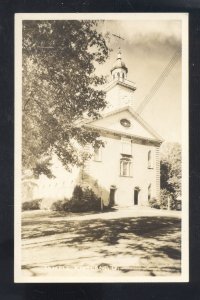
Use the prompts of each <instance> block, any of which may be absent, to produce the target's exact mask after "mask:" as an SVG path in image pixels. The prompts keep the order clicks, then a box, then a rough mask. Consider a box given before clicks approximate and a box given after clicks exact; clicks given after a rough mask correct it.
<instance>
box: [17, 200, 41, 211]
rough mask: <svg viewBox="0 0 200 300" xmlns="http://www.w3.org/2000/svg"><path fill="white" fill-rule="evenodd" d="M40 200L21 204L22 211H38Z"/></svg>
mask: <svg viewBox="0 0 200 300" xmlns="http://www.w3.org/2000/svg"><path fill="white" fill-rule="evenodd" d="M41 202H42V199H35V200H32V201H27V202H24V203H22V210H23V211H24V210H37V209H40V205H41Z"/></svg>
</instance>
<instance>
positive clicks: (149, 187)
mask: <svg viewBox="0 0 200 300" xmlns="http://www.w3.org/2000/svg"><path fill="white" fill-rule="evenodd" d="M150 199H151V184H149V186H148V200H150Z"/></svg>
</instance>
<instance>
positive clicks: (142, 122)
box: [83, 106, 164, 143]
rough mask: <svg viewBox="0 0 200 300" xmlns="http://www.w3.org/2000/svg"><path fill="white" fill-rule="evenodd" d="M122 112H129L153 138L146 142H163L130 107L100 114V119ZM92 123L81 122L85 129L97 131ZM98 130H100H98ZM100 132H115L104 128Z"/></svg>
mask: <svg viewBox="0 0 200 300" xmlns="http://www.w3.org/2000/svg"><path fill="white" fill-rule="evenodd" d="M122 111H129V113H130V114H131V115H132V116H133V118H134V119H136V120H137V121H138V122H139V123H140V124H141V125H142V126H143V127H144V128H145V129H146V130H147V131H148V132H149V133H150V134H151V135H152V136H153V137H154V138H153V139H150V138H146V140H152V141H157V142H159V143H162V142H163V141H164V140H163V138H162V137H161V136H160V135H158V134H157V132H156V131H155V130H154V129H152V128H151V126H150V125H149V124H148V123H147V122H145V121H144V120H143V118H142V117H141V116H139V115H138V114H137V113H136V112H135V111H134V110H133V109H132V108H131V107H130V106H126V107H123V108H119V109H116V110H113V111H112V112H109V113H104V114H102V117H101V118H100V119H104V118H106V117H108V116H112V115H115V114H118V113H120V112H122ZM93 122H94V120H91V119H89V120H84V121H83V125H84V124H85V125H87V127H88V126H89V127H92V128H94V129H98V126H94V125H93V124H92V123H93ZM99 129H100V128H99ZM101 129H102V130H107V131H110V132H115V131H114V130H111V129H106V128H103V127H102V128H101ZM123 134H124V133H123ZM127 135H131V134H128V133H127ZM135 137H137V138H140V139H143V140H144V139H145V138H144V137H140V136H135Z"/></svg>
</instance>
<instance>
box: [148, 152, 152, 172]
mask: <svg viewBox="0 0 200 300" xmlns="http://www.w3.org/2000/svg"><path fill="white" fill-rule="evenodd" d="M148 168H149V169H152V168H153V158H152V150H149V151H148Z"/></svg>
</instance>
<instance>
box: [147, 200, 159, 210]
mask: <svg viewBox="0 0 200 300" xmlns="http://www.w3.org/2000/svg"><path fill="white" fill-rule="evenodd" d="M149 205H150V207H152V208H157V209H159V208H160V203H159V201H158V200H157V199H156V198H151V199H150V200H149Z"/></svg>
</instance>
